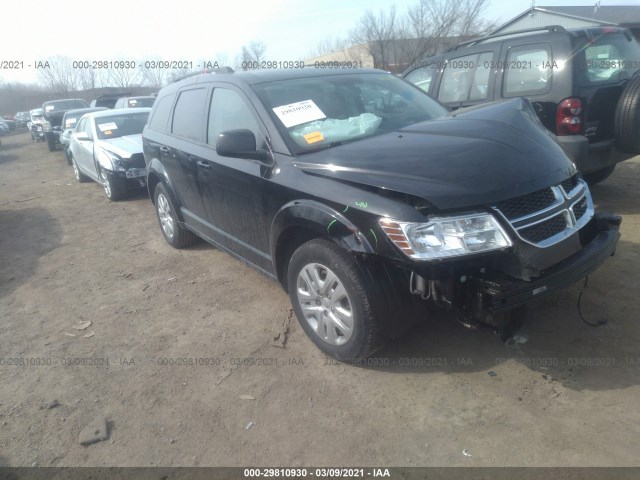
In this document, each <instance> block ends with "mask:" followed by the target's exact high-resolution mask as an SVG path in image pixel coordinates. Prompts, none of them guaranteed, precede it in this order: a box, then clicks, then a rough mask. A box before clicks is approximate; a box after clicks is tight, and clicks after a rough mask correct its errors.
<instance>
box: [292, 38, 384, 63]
mask: <svg viewBox="0 0 640 480" xmlns="http://www.w3.org/2000/svg"><path fill="white" fill-rule="evenodd" d="M323 62H324V65H326V64H327V63H331V62H337V65H345V66H349V65H353V66H354V67H359V68H361V67H368V68H373V63H374V62H373V56H372V55H371V54H370V53H369V50H368V49H367V46H366V45H364V44H362V45H356V46H355V47H349V48H345V49H344V50H338V51H336V52H331V53H325V54H324V55H319V56H317V57H313V58H309V59H307V60H305V61H304V64H305V66H308V67H313V66H316V65H322V64H323Z"/></svg>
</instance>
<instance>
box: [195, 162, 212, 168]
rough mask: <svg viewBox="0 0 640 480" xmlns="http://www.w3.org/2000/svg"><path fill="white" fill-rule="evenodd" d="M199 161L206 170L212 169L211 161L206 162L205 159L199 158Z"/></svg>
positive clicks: (199, 164)
mask: <svg viewBox="0 0 640 480" xmlns="http://www.w3.org/2000/svg"><path fill="white" fill-rule="evenodd" d="M197 163H198V166H199V167H200V168H204V169H205V170H211V164H210V163H209V162H205V161H204V160H198V162H197Z"/></svg>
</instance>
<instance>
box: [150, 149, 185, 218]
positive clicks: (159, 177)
mask: <svg viewBox="0 0 640 480" xmlns="http://www.w3.org/2000/svg"><path fill="white" fill-rule="evenodd" d="M159 183H163V184H164V186H165V188H166V189H167V192H168V193H169V195H170V196H171V202H172V203H173V205H175V209H176V215H177V216H178V220H179V221H180V222H184V217H183V216H182V210H181V209H180V207H181V204H180V202H179V201H178V196H177V195H176V192H175V190H174V188H173V182H172V181H171V179H170V178H169V175H168V174H167V171H166V169H165V168H164V166H163V165H162V163H160V161H159V160H158V159H157V158H153V159H151V161H150V162H149V165H148V166H147V190H148V191H149V198H150V199H151V203H153V204H154V205H155V204H156V197H155V191H156V187H157V186H158V184H159Z"/></svg>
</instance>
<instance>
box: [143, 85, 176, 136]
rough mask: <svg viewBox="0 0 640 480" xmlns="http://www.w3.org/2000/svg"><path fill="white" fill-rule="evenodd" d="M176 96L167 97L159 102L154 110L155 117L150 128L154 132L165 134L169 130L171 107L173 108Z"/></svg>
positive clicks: (150, 123)
mask: <svg viewBox="0 0 640 480" xmlns="http://www.w3.org/2000/svg"><path fill="white" fill-rule="evenodd" d="M175 98H176V97H175V94H174V95H167V96H166V97H162V98H161V99H160V100H158V104H157V105H156V106H155V108H154V110H153V117H152V118H151V121H150V122H149V128H150V129H152V130H158V131H160V132H164V131H165V130H166V129H167V123H168V122H167V120H168V119H169V114H170V113H171V107H172V106H173V100H174V99H175Z"/></svg>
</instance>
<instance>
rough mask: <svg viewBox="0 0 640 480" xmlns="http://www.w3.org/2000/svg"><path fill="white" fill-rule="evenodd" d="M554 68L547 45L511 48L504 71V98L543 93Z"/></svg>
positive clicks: (546, 89)
mask: <svg viewBox="0 0 640 480" xmlns="http://www.w3.org/2000/svg"><path fill="white" fill-rule="evenodd" d="M554 68H556V67H555V65H554V63H553V60H552V57H551V50H550V48H549V45H548V44H542V43H538V44H533V45H522V46H519V47H513V48H512V49H511V50H509V54H508V55H507V61H506V65H505V69H504V96H505V97H520V96H524V95H537V94H541V93H545V92H547V91H548V90H549V88H550V87H551V77H552V74H553V69H554Z"/></svg>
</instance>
